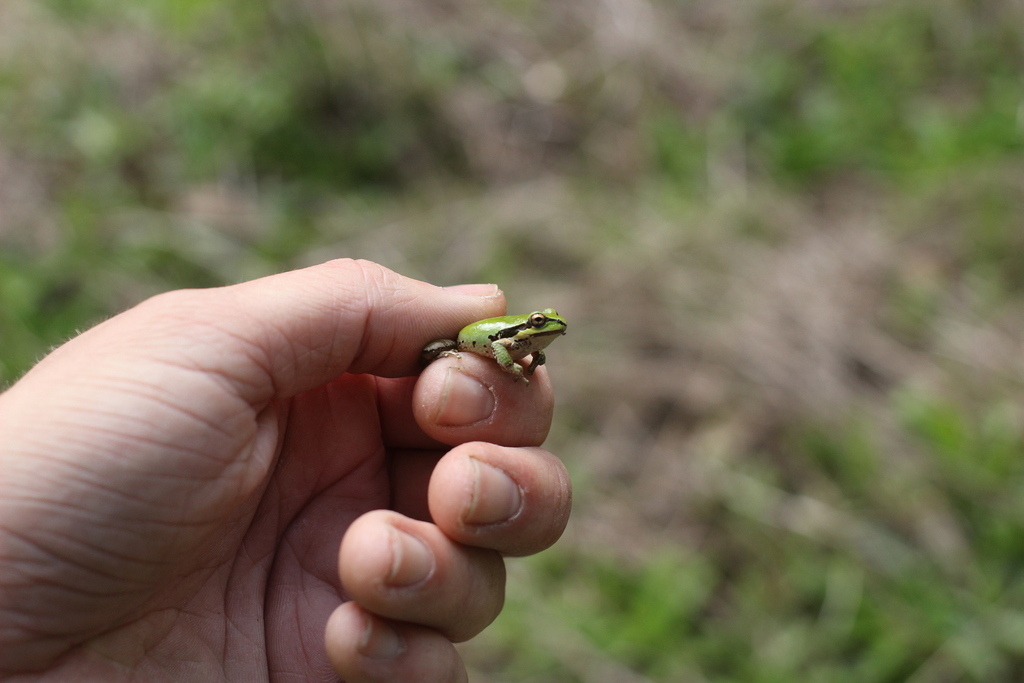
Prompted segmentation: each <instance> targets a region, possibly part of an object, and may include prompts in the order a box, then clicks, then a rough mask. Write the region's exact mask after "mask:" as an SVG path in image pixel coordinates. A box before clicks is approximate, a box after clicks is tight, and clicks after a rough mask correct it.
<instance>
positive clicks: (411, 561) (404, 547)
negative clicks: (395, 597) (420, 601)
mask: <svg viewBox="0 0 1024 683" xmlns="http://www.w3.org/2000/svg"><path fill="white" fill-rule="evenodd" d="M390 535H391V539H390V540H391V571H390V572H388V576H387V578H386V579H385V582H386V583H387V584H388V585H389V586H391V587H392V588H403V587H405V586H412V585H414V584H417V583H420V582H421V581H425V580H426V579H427V577H429V576H430V575H431V574H432V573H433V571H434V555H433V553H431V552H430V549H429V548H428V547H427V546H426V545H425V544H424V543H423V541H421V540H419V539H418V538H416V537H415V536H412V535H410V534H407V533H405V532H404V531H399V530H398V529H395V528H394V527H391V532H390Z"/></svg>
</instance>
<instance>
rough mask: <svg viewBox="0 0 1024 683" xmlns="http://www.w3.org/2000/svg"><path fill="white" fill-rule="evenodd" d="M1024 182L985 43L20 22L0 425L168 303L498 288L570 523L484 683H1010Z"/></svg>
mask: <svg viewBox="0 0 1024 683" xmlns="http://www.w3.org/2000/svg"><path fill="white" fill-rule="evenodd" d="M1022 151H1024V10H1022V9H1021V7H1020V6H1019V4H1015V3H1009V2H998V1H995V0H978V1H976V2H968V3H964V2H954V1H952V0H939V1H929V0H898V1H895V2H886V3H869V2H854V1H845V2H843V1H836V2H819V3H802V4H801V3H791V2H784V1H782V0H757V1H755V2H748V3H720V2H714V1H712V0H690V1H688V2H652V3H649V2H644V1H643V0H615V1H614V2H603V3H587V2H583V3H560V2H553V3H531V2H522V3H495V4H475V3H468V2H462V1H460V0H455V1H452V2H443V3H409V2H402V1H399V0H385V1H383V2H377V3H366V2H360V1H358V0H354V1H346V2H325V1H322V0H303V1H295V2H282V1H277V2H271V1H270V0H260V1H257V2H252V1H249V2H242V1H241V0H217V1H200V0H192V1H190V2H181V1H180V0H173V1H172V0H147V2H142V3H126V2H123V1H120V0H49V1H47V2H28V1H27V0H8V2H5V3H4V4H3V5H0V385H4V384H9V383H10V382H12V381H14V380H15V379H16V378H17V377H18V376H20V374H22V373H23V372H24V371H25V370H26V369H27V368H28V367H30V366H31V365H32V363H33V362H35V361H36V360H37V359H38V358H39V357H40V356H41V355H42V354H44V353H45V352H46V351H47V350H48V349H49V348H51V347H52V346H54V345H56V344H59V343H61V342H62V341H63V340H65V339H67V338H68V337H70V336H72V335H73V334H75V332H76V330H79V329H83V328H84V327H87V326H88V325H90V324H92V323H95V322H96V321H98V320H100V319H102V318H104V317H106V316H109V315H112V314H115V313H116V312H117V311H119V310H123V309H124V308H125V307H127V306H130V305H132V304H133V303H135V302H137V301H139V300H141V299H143V298H145V297H147V296H149V295H151V294H154V293H156V292H159V291H164V290H166V289H171V288H178V287H206V286H215V285H219V284H224V283H230V282H236V281H239V280H243V279H247V278H251V277H257V276H259V275H263V274H267V273H271V272H276V271H280V270H284V269H288V268H294V267H300V266H302V265H306V264H309V263H314V262H318V261H321V260H324V259H327V258H332V257H337V256H356V257H365V258H371V259H374V260H377V261H379V262H381V263H384V264H385V265H388V266H390V267H392V268H395V269H396V270H399V271H401V272H403V273H406V274H409V275H412V276H415V277H421V278H424V279H427V280H430V281H433V282H436V283H439V284H449V283H455V282H460V281H497V282H499V283H500V284H501V285H502V286H503V288H504V289H505V290H506V292H507V293H508V295H509V300H510V305H511V306H512V307H513V308H514V309H516V310H530V309H534V308H539V307H543V306H548V305H552V306H556V307H557V308H558V309H559V310H560V311H561V312H562V313H563V314H565V315H566V316H567V317H568V318H569V319H570V321H571V322H572V330H571V332H570V336H568V337H567V338H566V340H565V341H564V342H560V343H559V344H560V345H563V348H562V349H561V350H560V349H559V348H558V346H557V345H556V346H555V347H553V348H552V349H551V353H550V359H551V364H550V367H551V370H552V373H553V376H554V380H555V382H556V385H557V386H558V391H559V397H560V400H559V408H558V411H557V414H556V424H555V427H554V430H553V432H552V436H551V438H550V440H549V446H550V447H551V448H552V449H553V450H554V451H555V452H556V453H558V454H559V455H561V456H563V457H564V458H565V459H566V461H567V463H568V464H569V467H570V469H571V470H572V472H573V477H574V481H575V482H576V489H577V503H576V507H575V512H574V516H573V521H572V523H571V525H570V528H569V530H568V532H567V534H566V537H565V538H564V539H563V540H562V541H561V542H560V543H559V544H558V545H557V546H556V547H555V548H553V549H552V550H550V551H548V552H546V553H544V554H542V555H540V556H538V557H536V558H530V559H527V560H516V561H513V562H512V565H511V572H510V584H509V594H508V606H507V608H506V611H505V613H504V614H503V615H502V617H501V618H500V619H499V620H498V623H496V624H495V626H494V627H493V628H492V629H490V630H489V631H487V632H486V633H485V634H484V635H482V636H481V637H479V638H477V639H475V640H474V641H472V642H471V643H469V644H467V645H465V646H463V652H464V654H465V657H466V659H467V661H468V662H469V664H470V666H471V669H472V672H473V679H474V680H476V681H488V680H493V681H499V680H501V681H505V680H517V681H532V682H535V683H536V682H541V681H584V682H591V681H593V682H597V681H651V680H655V681H712V680H713V681H737V682H739V681H744V682H746V681H750V682H757V683H761V682H765V683H767V682H770V681H793V680H800V681H812V682H813V681H822V682H824V681H829V682H830V683H831V682H835V681H878V682H888V681H914V682H915V683H924V682H931V681H936V682H937V681H1016V680H1020V679H1021V677H1022V676H1024V583H1022V580H1021V577H1022V573H1021V572H1022V568H1024V504H1022V502H1021V501H1024V443H1022V431H1021V429H1022V425H1024V388H1022V382H1021V377H1022V365H1021V360H1020V359H1021V358H1024V354H1022V349H1024V316H1022V313H1024V225H1022V219H1021V216H1022V215H1024V211H1022V208H1024V184H1022V182H1021V178H1022V177H1024V174H1022V172H1024V163H1022V159H1021V153H1022ZM570 344H571V345H572V346H573V348H572V350H571V351H570V349H568V345H570Z"/></svg>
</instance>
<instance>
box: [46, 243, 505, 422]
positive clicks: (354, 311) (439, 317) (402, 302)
mask: <svg viewBox="0 0 1024 683" xmlns="http://www.w3.org/2000/svg"><path fill="white" fill-rule="evenodd" d="M504 308H505V299H504V295H503V294H502V293H501V291H500V290H499V289H498V287H497V286H496V285H462V286H459V287H453V288H447V289H446V288H442V287H437V286H434V285H431V284H428V283H426V282H420V281H418V280H413V279H411V278H407V277H404V276H402V275H399V274H398V273H395V272H393V271H391V270H388V269H387V268H384V267H383V266H380V265H377V264H376V263H371V262H369V261H355V260H351V259H341V260H337V261H330V262H328V263H323V264H320V265H316V266H312V267H309V268H304V269H301V270H294V271H290V272H286V273H280V274H277V275H270V276H268V277H264V278H260V279H258V280H252V281H250V282H244V283H241V284H237V285H231V286H228V287H218V288H212V289H202V290H177V291H173V292H167V293H165V294H160V295H158V296H155V297H153V298H151V299H148V300H146V301H144V302H143V303H141V304H139V305H138V306H136V307H135V308H133V309H131V310H129V311H126V312H125V313H122V314H121V315H118V316H115V317H114V318H111V319H110V320H108V321H106V322H104V323H102V324H100V325H98V326H96V327H95V328H93V329H92V330H89V331H88V332H86V333H84V334H83V335H81V336H80V337H78V338H77V339H74V340H72V341H71V342H70V343H69V344H66V345H65V346H63V347H61V348H59V349H57V350H56V351H55V352H54V353H52V354H51V356H50V357H49V358H47V359H46V360H45V361H44V362H43V363H41V364H40V365H39V366H37V367H36V368H35V369H34V370H33V371H32V372H30V374H36V373H42V372H45V371H46V369H47V368H48V367H49V366H60V365H65V366H66V364H64V363H61V360H62V356H64V354H68V355H69V356H70V355H72V354H74V353H76V352H78V353H80V352H82V351H84V350H87V349H91V350H92V352H93V353H92V354H91V356H92V357H93V358H103V357H105V358H111V359H116V360H117V361H123V360H125V359H126V357H135V358H139V357H141V358H139V360H145V361H158V362H164V363H169V364H172V365H175V366H185V367H190V368H192V369H196V370H200V371H203V372H206V373H208V374H212V375H214V376H219V377H221V378H224V379H226V380H227V381H228V382H229V383H230V384H231V385H232V388H233V389H234V391H235V392H237V394H238V395H239V396H240V397H242V398H244V399H245V400H247V401H248V402H249V403H250V404H251V405H258V404H261V403H265V402H266V401H268V400H271V399H273V398H287V397H290V396H294V395H295V394H298V393H301V392H303V391H306V390H308V389H312V388H313V387H317V386H320V385H322V384H326V383H327V382H330V381H332V380H334V379H336V378H337V377H339V376H340V375H341V374H343V373H345V372H352V373H372V374H377V375H382V376H389V377H397V376H403V375H412V374H415V372H416V371H417V369H418V363H419V357H420V350H421V349H422V348H423V346H424V345H425V344H426V343H428V342H430V341H431V340H433V339H437V338H440V337H450V336H451V335H453V334H454V333H455V332H456V331H457V330H458V329H459V328H461V327H462V326H463V325H466V324H468V323H470V322H472V321H473V320H479V319H481V318H487V317H492V316H496V315H501V314H502V313H503V312H504ZM69 360H70V359H69ZM118 365H123V363H120V362H119V363H118ZM150 366H151V364H148V365H147V367H150ZM96 369H98V368H96Z"/></svg>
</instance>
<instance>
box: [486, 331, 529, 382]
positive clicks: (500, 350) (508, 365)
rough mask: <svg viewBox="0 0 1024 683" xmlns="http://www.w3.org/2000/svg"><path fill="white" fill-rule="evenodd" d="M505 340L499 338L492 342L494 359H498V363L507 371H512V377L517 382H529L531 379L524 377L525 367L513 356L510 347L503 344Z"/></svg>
mask: <svg viewBox="0 0 1024 683" xmlns="http://www.w3.org/2000/svg"><path fill="white" fill-rule="evenodd" d="M502 341H503V340H500V339H499V340H498V341H496V342H494V343H492V344H491V351H493V352H494V360H496V361H498V365H500V366H501V369H502V370H504V371H505V372H508V373H511V375H512V379H513V380H514V381H516V382H518V381H519V380H523V381H524V382H526V383H527V384H529V383H530V380H528V379H526V378H525V377H523V368H522V366H520V365H519V363H517V362H516V361H515V359H514V358H512V354H511V353H509V352H508V349H507V348H506V347H505V345H504V344H502Z"/></svg>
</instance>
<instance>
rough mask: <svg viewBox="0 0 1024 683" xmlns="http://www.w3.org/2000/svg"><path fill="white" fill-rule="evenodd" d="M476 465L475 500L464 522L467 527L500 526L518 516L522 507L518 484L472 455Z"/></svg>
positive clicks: (473, 499) (471, 502)
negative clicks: (469, 525)
mask: <svg viewBox="0 0 1024 683" xmlns="http://www.w3.org/2000/svg"><path fill="white" fill-rule="evenodd" d="M469 461H470V462H471V463H472V464H473V498H472V500H470V503H469V508H468V509H467V510H466V514H465V517H464V518H463V521H464V522H466V523H467V524H497V523H499V522H505V521H508V520H510V519H512V518H513V517H515V516H516V515H518V514H519V511H520V509H521V508H522V505H523V496H522V492H521V491H520V489H519V484H517V483H516V482H515V481H513V480H512V477H510V476H508V475H507V474H505V473H504V472H503V471H501V470H499V469H498V468H497V467H494V466H493V465H488V464H487V463H485V462H483V461H481V460H478V459H477V458H474V457H472V456H470V458H469Z"/></svg>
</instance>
